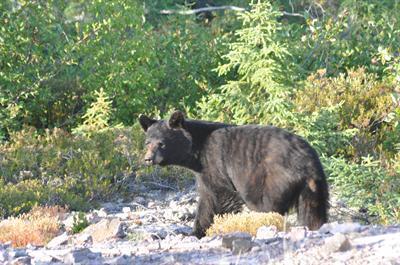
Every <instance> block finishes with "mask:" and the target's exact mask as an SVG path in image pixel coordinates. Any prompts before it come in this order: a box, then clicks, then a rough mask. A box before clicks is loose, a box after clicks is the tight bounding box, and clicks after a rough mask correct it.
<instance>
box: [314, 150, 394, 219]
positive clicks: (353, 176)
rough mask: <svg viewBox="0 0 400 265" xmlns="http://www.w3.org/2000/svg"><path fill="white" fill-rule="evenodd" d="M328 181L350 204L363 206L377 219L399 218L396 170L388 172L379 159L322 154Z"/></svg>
mask: <svg viewBox="0 0 400 265" xmlns="http://www.w3.org/2000/svg"><path fill="white" fill-rule="evenodd" d="M322 161H323V164H324V168H325V171H326V172H327V174H328V176H329V180H330V182H331V183H332V184H333V187H334V188H335V190H337V191H338V192H339V194H340V195H341V197H342V198H345V199H346V200H347V201H348V203H349V204H350V205H351V206H354V207H358V208H361V209H366V210H367V211H368V213H369V214H370V215H371V217H372V218H373V219H375V220H372V221H375V222H378V223H384V224H389V223H398V222H400V171H399V170H397V172H388V171H387V170H385V169H384V168H382V165H381V164H380V163H379V161H376V160H373V159H372V158H371V157H363V158H362V160H361V163H359V164H356V163H349V162H347V161H346V160H345V159H343V158H335V157H323V158H322Z"/></svg>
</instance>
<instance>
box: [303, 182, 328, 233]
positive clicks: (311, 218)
mask: <svg viewBox="0 0 400 265" xmlns="http://www.w3.org/2000/svg"><path fill="white" fill-rule="evenodd" d="M328 200H329V194H328V185H327V183H326V181H325V179H322V180H318V181H316V180H314V179H309V180H308V181H307V184H306V185H305V187H304V189H303V190H302V192H301V194H300V197H299V201H298V208H297V214H298V220H299V221H300V222H301V223H302V224H303V225H305V226H308V228H309V229H311V230H317V229H319V228H320V227H321V226H322V225H323V224H324V223H326V222H327V221H328V208H329V207H328V205H329V202H328Z"/></svg>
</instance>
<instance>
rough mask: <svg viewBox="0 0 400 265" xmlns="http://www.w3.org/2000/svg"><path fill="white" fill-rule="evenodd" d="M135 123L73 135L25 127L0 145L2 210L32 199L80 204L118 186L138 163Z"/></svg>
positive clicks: (21, 207)
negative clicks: (127, 126)
mask: <svg viewBox="0 0 400 265" xmlns="http://www.w3.org/2000/svg"><path fill="white" fill-rule="evenodd" d="M142 145H143V134H142V132H141V129H140V126H137V125H136V126H135V127H133V128H125V129H110V130H107V131H103V132H98V133H93V134H92V135H91V138H87V137H83V136H73V135H70V134H68V133H66V132H64V131H62V130H60V129H55V130H53V131H46V134H45V135H38V134H36V131H35V130H34V129H26V130H23V131H21V132H19V133H15V134H12V135H11V141H10V142H9V143H6V144H3V145H0V180H1V182H0V183H1V185H0V194H1V195H0V197H1V198H2V199H0V208H1V209H5V210H2V213H1V214H2V215H6V216H8V215H11V214H12V215H15V214H18V213H21V212H26V211H27V210H29V208H30V207H32V206H33V205H36V204H41V205H43V204H56V205H68V206H69V208H70V209H72V210H86V209H87V208H88V206H89V205H90V204H93V203H94V202H96V201H97V200H101V199H103V200H104V199H107V198H109V197H110V196H111V195H113V194H114V193H115V192H123V191H124V189H126V182H127V181H128V179H129V178H130V176H132V174H134V172H135V171H136V169H137V168H138V162H137V161H138V160H139V159H138V156H139V154H140V153H141V148H142Z"/></svg>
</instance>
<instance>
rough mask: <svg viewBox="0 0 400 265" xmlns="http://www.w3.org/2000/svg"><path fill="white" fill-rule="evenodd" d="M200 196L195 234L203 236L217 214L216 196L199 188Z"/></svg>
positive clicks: (195, 221)
mask: <svg viewBox="0 0 400 265" xmlns="http://www.w3.org/2000/svg"><path fill="white" fill-rule="evenodd" d="M199 192H200V198H199V203H198V205H197V213H196V218H195V220H194V227H193V233H192V234H193V235H194V236H196V237H197V238H202V237H203V236H205V235H206V230H207V228H209V227H210V225H211V224H212V222H213V218H214V215H215V196H214V194H213V193H212V192H210V191H205V190H204V189H201V190H199Z"/></svg>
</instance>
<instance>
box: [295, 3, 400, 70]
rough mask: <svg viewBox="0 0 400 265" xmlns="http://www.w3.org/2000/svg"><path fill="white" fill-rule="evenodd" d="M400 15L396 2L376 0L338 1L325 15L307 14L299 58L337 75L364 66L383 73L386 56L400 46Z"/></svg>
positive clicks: (307, 66)
mask: <svg viewBox="0 0 400 265" xmlns="http://www.w3.org/2000/svg"><path fill="white" fill-rule="evenodd" d="M399 14H400V5H399V3H398V2H397V1H375V0H370V1H356V0H347V1H342V2H337V8H331V9H329V10H328V11H327V12H326V13H325V14H320V15H319V16H316V15H315V14H314V16H313V14H308V16H309V15H311V17H307V27H306V29H307V30H306V32H304V33H301V35H302V36H301V42H300V43H299V42H298V40H296V42H297V45H296V46H295V47H296V48H299V49H296V51H297V52H296V54H297V55H298V60H299V62H300V64H301V65H302V67H303V68H305V70H307V71H310V72H314V71H316V70H318V69H326V71H327V74H328V75H337V74H339V73H342V72H345V71H346V69H350V68H358V67H360V66H364V67H366V68H367V69H368V71H370V72H375V73H377V74H379V75H380V76H382V75H383V73H384V69H385V67H386V66H385V60H387V59H385V58H389V57H391V56H394V55H395V54H396V53H398V51H399V49H400V44H399V43H400V34H399V29H400V20H399Z"/></svg>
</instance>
